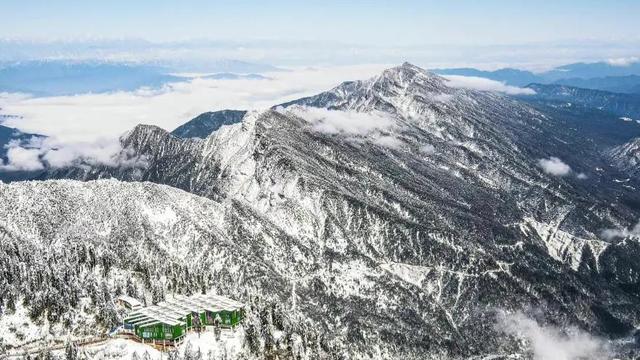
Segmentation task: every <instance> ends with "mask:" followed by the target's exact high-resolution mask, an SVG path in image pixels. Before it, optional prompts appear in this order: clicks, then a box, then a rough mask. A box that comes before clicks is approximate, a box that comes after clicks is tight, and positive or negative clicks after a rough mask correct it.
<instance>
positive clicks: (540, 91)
mask: <svg viewBox="0 0 640 360" xmlns="http://www.w3.org/2000/svg"><path fill="white" fill-rule="evenodd" d="M527 87H528V88H530V89H533V90H535V92H536V94H535V95H534V97H536V98H538V99H542V100H552V101H562V102H565V103H566V102H569V103H572V104H576V105H582V106H587V107H590V108H597V109H601V110H604V111H608V112H610V113H612V114H615V115H618V116H626V117H631V118H634V119H640V94H623V93H615V92H609V91H603V90H594V89H583V88H579V87H573V86H568V85H558V84H550V85H543V84H530V85H528V86H527Z"/></svg>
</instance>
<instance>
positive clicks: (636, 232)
mask: <svg viewBox="0 0 640 360" xmlns="http://www.w3.org/2000/svg"><path fill="white" fill-rule="evenodd" d="M600 236H601V237H602V238H603V239H605V240H613V239H615V238H624V237H628V236H635V237H640V221H638V223H637V224H636V225H635V226H634V227H633V228H631V229H629V228H622V229H604V230H602V232H601V233H600Z"/></svg>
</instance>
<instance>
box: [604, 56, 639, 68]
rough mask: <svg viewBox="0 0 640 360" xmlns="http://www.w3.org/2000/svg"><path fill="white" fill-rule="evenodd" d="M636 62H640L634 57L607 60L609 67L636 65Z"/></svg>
mask: <svg viewBox="0 0 640 360" xmlns="http://www.w3.org/2000/svg"><path fill="white" fill-rule="evenodd" d="M638 61H640V59H638V58H637V57H635V56H631V57H621V58H615V59H609V60H607V63H608V64H609V65H611V66H621V67H623V66H629V65H632V64H635V63H637V62H638Z"/></svg>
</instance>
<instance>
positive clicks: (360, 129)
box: [285, 106, 395, 135]
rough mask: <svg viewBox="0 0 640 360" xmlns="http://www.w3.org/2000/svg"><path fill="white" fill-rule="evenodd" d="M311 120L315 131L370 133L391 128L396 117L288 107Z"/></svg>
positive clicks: (349, 133) (370, 113) (350, 133)
mask: <svg viewBox="0 0 640 360" xmlns="http://www.w3.org/2000/svg"><path fill="white" fill-rule="evenodd" d="M285 111H289V112H291V113H293V114H294V115H296V116H298V117H301V118H303V119H305V120H306V121H308V122H310V123H311V125H312V128H313V129H314V130H315V131H319V132H323V133H326V134H345V135H369V134H372V133H374V132H379V131H384V130H389V129H390V128H391V127H392V126H394V125H395V119H393V118H392V117H390V116H389V115H388V114H383V113H377V112H357V111H340V110H327V109H322V108H314V107H303V106H292V107H289V108H288V109H286V110H285Z"/></svg>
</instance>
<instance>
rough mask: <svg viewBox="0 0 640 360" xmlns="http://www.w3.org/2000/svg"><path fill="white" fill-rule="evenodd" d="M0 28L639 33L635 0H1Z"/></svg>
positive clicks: (434, 35)
mask: <svg viewBox="0 0 640 360" xmlns="http://www.w3.org/2000/svg"><path fill="white" fill-rule="evenodd" d="M0 14H1V15H0V16H1V18H2V24H0V37H3V38H19V39H51V38H55V39H63V40H65V39H77V38H94V37H95V38H139V39H147V40H152V41H161V42H162V41H170V40H184V39H202V38H206V39H216V40H257V39H271V40H291V41H302V40H316V41H318V40H321V41H328V42H343V43H350V44H361V45H362V44H366V45H380V46H392V45H393V46H397V45H417V44H452V45H469V44H479V45H494V44H524V43H531V42H557V41H577V40H586V41H594V40H597V41H606V42H610V41H628V40H629V39H632V40H638V39H639V38H640V35H639V34H640V31H638V30H640V26H639V25H638V24H637V21H638V20H637V16H638V14H640V1H630V0H617V1H592V0H579V1H578V0H575V1H566V0H565V1H558V0H556V1H531V0H529V1H520V0H512V1H506V0H505V1H500V0H484V1H444V0H443V1H336V0H324V1H291V0H280V1H202V0H190V1H166V0H164V1H163V0H135V1H131V0H129V1H124V0H110V1H86V0H85V1H79V0H56V1H51V0H19V1H18V0H4V1H2V2H0Z"/></svg>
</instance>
